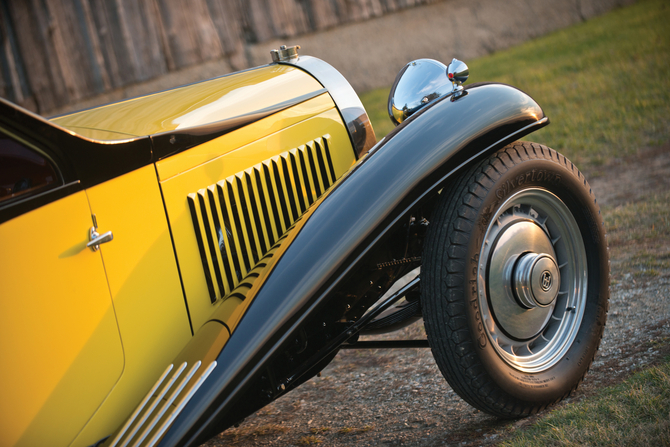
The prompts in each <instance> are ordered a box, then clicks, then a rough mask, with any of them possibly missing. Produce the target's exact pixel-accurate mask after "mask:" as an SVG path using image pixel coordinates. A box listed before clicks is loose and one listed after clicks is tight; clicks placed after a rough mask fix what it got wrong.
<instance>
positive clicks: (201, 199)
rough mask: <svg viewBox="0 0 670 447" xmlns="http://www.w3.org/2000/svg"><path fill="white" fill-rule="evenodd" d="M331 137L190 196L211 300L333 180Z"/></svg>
mask: <svg viewBox="0 0 670 447" xmlns="http://www.w3.org/2000/svg"><path fill="white" fill-rule="evenodd" d="M329 139H330V136H328V135H325V136H323V137H322V138H318V139H316V140H315V141H312V142H310V143H307V144H305V145H303V146H300V147H298V148H295V149H291V150H289V151H287V152H284V153H282V154H280V155H278V156H275V157H273V158H271V159H268V160H265V161H263V162H262V163H259V164H257V165H255V166H252V167H250V168H248V169H246V170H245V171H243V172H239V173H237V174H235V175H233V176H230V177H228V178H227V179H225V180H222V181H220V182H217V183H215V184H213V185H210V186H208V187H207V188H204V189H201V190H199V191H198V192H197V193H191V194H189V195H188V204H189V208H190V210H191V217H192V218H193V226H194V229H195V234H196V238H197V241H198V248H199V250H200V256H201V258H202V266H203V269H204V273H205V279H206V281H207V287H208V289H209V296H210V299H211V301H212V302H215V301H216V300H217V299H219V298H222V297H224V296H226V295H227V294H228V293H230V292H231V291H232V290H233V289H234V288H235V287H236V286H237V285H238V284H239V282H240V281H241V280H242V278H244V277H245V276H246V275H247V273H249V271H251V270H252V269H253V268H254V266H255V265H256V264H257V263H258V261H259V259H261V258H262V257H263V255H265V254H266V253H267V252H268V251H269V250H270V248H271V247H272V246H273V245H274V244H275V243H276V242H277V241H278V240H279V238H281V237H282V235H283V234H284V233H285V232H286V230H287V229H288V228H289V227H290V226H291V225H292V224H293V223H294V222H295V221H296V220H297V219H298V217H300V216H301V215H302V214H303V213H304V212H305V211H306V210H307V208H308V207H309V206H310V205H311V204H312V203H314V202H315V201H316V200H317V199H318V198H319V197H320V196H321V195H322V194H323V193H324V192H325V191H326V190H327V189H328V188H329V187H330V186H331V185H332V184H333V183H334V182H335V170H334V168H333V162H332V158H331V154H330V150H329Z"/></svg>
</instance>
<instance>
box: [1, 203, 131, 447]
mask: <svg viewBox="0 0 670 447" xmlns="http://www.w3.org/2000/svg"><path fill="white" fill-rule="evenodd" d="M91 225H92V220H91V214H90V210H89V204H88V201H87V198H86V194H85V192H83V191H82V192H79V193H76V194H73V195H71V196H68V197H65V198H63V199H61V200H58V201H56V202H54V203H51V204H49V205H46V206H44V207H42V208H39V209H37V210H35V211H32V212H30V213H27V214H24V215H22V216H19V217H17V218H15V219H12V220H10V221H8V222H5V223H4V224H2V225H0V247H2V256H0V297H1V298H2V299H1V301H0V358H2V368H0V396H2V397H0V443H1V444H2V445H17V446H21V445H25V446H35V445H67V444H69V443H70V442H71V441H72V440H73V439H74V437H75V436H76V435H77V433H78V432H79V431H80V430H81V428H82V427H83V426H84V424H85V423H86V422H87V421H88V419H89V417H90V415H91V414H92V413H93V412H94V411H95V410H96V408H97V407H98V406H99V405H100V404H101V403H102V401H103V399H104V398H105V396H106V395H107V394H108V392H109V391H110V389H111V388H112V386H113V385H114V383H115V382H116V381H117V379H118V378H119V376H120V374H121V371H122V369H123V352H122V348H121V342H120V339H119V332H118V327H117V324H116V318H115V315H114V308H113V306H112V300H111V299H110V292H109V288H108V285H107V281H106V279H105V272H104V266H103V262H102V259H101V256H100V252H96V253H94V252H93V251H91V250H90V249H89V248H86V243H87V242H88V229H89V228H90V227H91Z"/></svg>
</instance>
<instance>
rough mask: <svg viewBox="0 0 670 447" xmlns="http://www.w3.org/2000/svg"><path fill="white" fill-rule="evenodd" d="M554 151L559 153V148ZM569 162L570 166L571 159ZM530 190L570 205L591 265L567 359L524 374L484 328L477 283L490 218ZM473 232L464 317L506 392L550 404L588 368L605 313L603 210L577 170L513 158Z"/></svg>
mask: <svg viewBox="0 0 670 447" xmlns="http://www.w3.org/2000/svg"><path fill="white" fill-rule="evenodd" d="M551 153H552V154H553V155H554V156H557V153H556V152H554V151H551ZM503 154H504V152H503ZM564 160H565V159H564ZM566 163H567V164H569V165H570V167H572V165H571V164H570V162H569V161H567V160H566ZM573 169H574V168H573ZM575 172H577V174H575ZM529 188H542V189H545V190H547V191H549V192H551V193H553V194H555V195H556V196H557V197H559V198H560V199H561V200H562V201H563V202H564V203H565V204H566V205H567V206H568V208H569V210H570V212H571V213H572V214H573V216H574V218H575V220H576V221H577V224H578V226H579V228H580V231H581V233H582V238H583V240H584V245H585V249H586V254H587V266H588V276H587V278H588V279H587V298H586V306H585V309H584V315H583V318H582V321H581V324H580V328H579V331H578V333H577V335H576V337H575V339H574V341H573V343H572V345H571V346H570V347H569V349H568V351H567V352H566V354H565V355H564V357H563V358H562V359H561V360H560V361H559V362H558V363H556V364H555V365H553V366H552V367H550V368H548V369H546V370H545V371H543V372H540V373H525V372H522V371H519V370H517V369H515V368H513V367H511V366H510V365H509V364H508V363H506V362H505V361H504V360H503V359H502V358H501V357H500V356H499V355H498V353H497V352H496V349H495V348H494V347H493V346H492V345H491V340H490V339H489V336H488V335H487V333H486V330H485V329H484V326H483V321H482V315H481V309H480V304H479V293H478V281H477V275H478V265H479V254H480V250H481V247H482V243H483V239H484V237H485V235H486V231H487V228H488V226H489V223H490V222H491V219H493V218H495V217H496V215H497V214H498V213H499V212H500V211H501V210H500V206H501V205H502V204H503V203H504V202H505V201H506V200H507V199H508V198H509V197H511V196H512V195H514V194H516V193H518V192H521V191H523V190H525V189H529ZM471 236H472V237H471V238H470V243H469V245H468V249H467V257H466V262H465V275H464V279H465V282H464V284H465V291H464V292H465V293H464V296H465V301H466V303H467V306H466V309H467V310H466V313H467V315H466V318H467V320H468V324H469V327H470V332H471V335H472V339H473V340H474V345H475V350H476V352H477V355H478V357H479V358H480V360H481V362H482V364H483V366H484V369H485V370H486V372H487V373H488V375H489V376H490V377H491V378H492V379H493V381H494V382H495V383H496V384H497V385H498V386H499V387H500V388H502V390H503V391H505V392H507V393H509V394H511V395H512V396H515V397H517V398H520V399H523V400H525V401H527V402H538V403H544V404H548V403H551V402H553V401H556V400H559V399H561V398H562V397H563V396H565V395H566V394H567V393H569V392H570V391H571V390H572V389H574V387H575V386H576V385H577V384H578V383H579V381H580V380H581V378H582V377H583V376H584V374H585V373H586V370H587V369H588V367H589V366H590V364H591V361H592V359H593V357H594V355H595V352H596V350H597V348H598V345H599V341H600V338H601V336H602V330H603V326H604V324H605V319H606V312H607V299H608V297H607V293H608V292H607V289H608V287H609V267H608V265H607V263H608V261H607V251H606V250H607V249H606V247H607V244H606V241H605V233H604V228H603V222H602V219H601V216H600V212H599V209H598V207H597V205H596V204H595V199H594V198H593V196H592V194H591V193H590V190H589V188H588V183H586V182H585V180H584V178H583V177H582V176H581V174H579V173H578V171H576V169H574V171H573V170H571V169H568V168H567V167H566V166H564V165H562V164H561V163H559V162H558V161H557V160H554V159H528V160H521V161H515V164H514V165H513V166H512V167H511V168H509V169H508V170H507V171H506V172H504V173H502V174H501V175H500V177H499V178H498V179H497V180H495V181H494V184H493V186H492V187H491V188H490V189H489V190H488V192H487V193H486V195H485V198H484V200H483V202H482V204H481V206H480V207H479V208H478V210H477V216H476V220H475V227H474V228H473V230H472V233H471ZM603 264H605V265H603Z"/></svg>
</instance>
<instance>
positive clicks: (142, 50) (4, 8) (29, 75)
mask: <svg viewBox="0 0 670 447" xmlns="http://www.w3.org/2000/svg"><path fill="white" fill-rule="evenodd" d="M437 1H440V0H0V96H2V97H3V98H6V99H9V100H10V101H13V102H15V103H17V104H19V105H22V106H23V107H26V108H28V109H30V110H33V111H36V112H38V113H48V112H49V111H51V110H55V109H57V108H58V107H62V106H64V105H66V104H68V103H71V102H75V101H80V100H82V99H85V98H89V97H92V96H95V95H97V94H101V93H104V92H108V91H110V90H113V89H116V88H119V87H122V86H125V85H129V84H132V83H136V82H142V81H146V80H148V79H152V78H155V77H158V76H161V75H163V74H165V73H168V72H170V71H174V70H178V69H181V68H185V67H189V66H193V65H197V64H200V63H203V62H206V61H211V60H217V59H226V60H228V61H229V63H230V64H231V66H232V67H233V68H235V69H242V68H246V58H245V56H244V48H245V45H250V44H255V43H259V42H264V41H267V40H270V39H276V38H288V37H293V36H297V35H300V34H303V33H310V32H315V31H320V30H324V29H327V28H331V27H335V26H338V25H342V24H345V23H349V22H354V21H360V20H365V19H369V18H373V17H378V16H381V15H384V14H387V13H390V12H394V11H397V10H400V9H405V8H409V7H412V6H416V5H420V4H427V3H435V2H437Z"/></svg>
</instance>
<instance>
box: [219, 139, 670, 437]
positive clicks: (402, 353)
mask: <svg viewBox="0 0 670 447" xmlns="http://www.w3.org/2000/svg"><path fill="white" fill-rule="evenodd" d="M602 172H603V171H601V173H600V175H598V174H597V173H595V174H594V177H595V178H592V180H591V182H590V183H591V185H592V187H593V189H594V191H595V192H596V195H597V196H598V197H600V203H601V206H603V207H607V206H610V207H615V206H617V205H621V204H624V203H627V202H630V201H633V200H637V199H639V198H641V197H643V196H644V195H646V194H648V193H651V192H654V191H659V190H666V189H667V188H668V187H670V175H668V174H670V145H668V144H666V145H665V146H663V147H660V148H657V149H656V150H653V151H646V152H645V153H644V155H643V156H640V157H638V158H636V159H635V160H628V162H627V163H621V164H619V165H618V166H611V167H608V168H607V170H606V171H605V172H606V174H602ZM587 178H588V174H587ZM640 250H653V251H654V252H655V253H657V254H659V255H661V256H668V255H669V254H670V240H660V241H654V244H653V246H644V243H642V244H640V243H638V244H637V245H627V246H623V247H621V246H619V247H612V250H611V261H612V287H611V300H610V311H609V318H608V322H607V326H606V328H605V333H604V337H603V341H602V344H601V348H600V351H599V355H598V356H597V357H596V360H595V361H594V363H593V365H592V368H591V371H590V373H589V374H588V375H587V377H586V380H585V381H584V382H583V383H582V385H580V387H579V389H578V390H577V391H576V392H575V393H573V395H572V396H571V397H569V398H568V399H566V400H565V401H563V402H562V403H561V404H560V405H569V404H570V403H571V402H574V401H577V400H580V399H582V398H584V397H585V396H588V395H590V394H592V393H593V392H594V391H595V390H597V389H598V388H600V387H602V386H607V385H611V384H614V383H618V382H620V381H621V380H623V379H624V378H626V377H627V376H629V375H630V374H631V373H632V372H633V371H635V370H638V369H640V368H644V367H648V366H649V365H652V364H654V363H655V362H657V361H659V360H660V359H661V358H662V357H664V356H666V355H668V354H670V346H669V344H670V343H668V341H669V340H670V270H662V271H660V272H659V274H658V275H657V276H655V277H651V278H649V277H647V279H646V280H641V279H639V278H637V277H635V276H633V275H632V273H631V272H627V271H624V270H623V269H622V268H621V265H622V264H623V263H624V261H625V260H626V259H628V258H630V257H631V256H634V254H635V253H637V252H639V251H640ZM389 335H390V337H389V336H386V338H401V337H402V338H425V332H424V329H423V323H422V322H417V323H415V324H414V325H412V326H410V327H408V328H405V329H404V330H403V331H402V333H396V334H389ZM542 414H543V413H541V414H539V415H536V416H533V417H531V418H527V419H523V420H519V421H506V420H499V419H496V418H494V417H491V416H488V415H486V414H484V413H482V412H480V411H478V410H476V409H474V408H472V407H470V406H469V405H468V404H466V403H465V402H463V401H462V400H461V399H460V398H459V397H458V396H457V395H456V394H455V393H454V392H453V391H452V390H451V388H450V387H449V385H448V384H447V383H446V381H445V380H444V379H443V378H442V376H441V374H440V372H439V371H438V368H437V366H436V364H435V362H434V361H433V358H432V355H431V353H430V350H428V349H406V350H371V351H351V350H349V351H342V352H340V353H339V354H338V355H337V357H336V358H335V359H334V360H333V362H332V363H331V364H330V365H329V366H328V367H326V368H325V370H324V371H323V372H322V374H321V376H320V377H315V378H313V379H311V380H310V381H308V382H307V383H305V384H304V385H302V386H301V387H299V388H298V389H296V390H294V391H292V392H291V393H289V394H287V395H286V396H284V397H282V398H281V399H278V400H277V401H275V402H273V403H272V404H270V405H268V406H266V407H265V408H263V409H261V410H260V411H258V412H257V413H256V414H254V415H252V416H250V417H249V418H247V419H246V420H245V421H244V422H243V423H242V424H241V425H240V426H239V427H236V428H231V429H229V430H227V431H225V432H224V433H222V434H221V435H219V436H218V437H217V438H215V439H213V440H211V441H209V442H208V443H207V444H206V445H207V446H223V445H236V446H285V445H317V444H318V445H322V446H323V445H335V446H367V445H403V446H437V445H447V446H478V445H491V444H495V443H497V442H499V441H500V440H501V439H504V438H505V437H507V436H509V434H510V433H512V432H513V431H514V430H515V429H516V428H519V427H523V426H526V425H529V424H531V423H532V422H533V421H535V420H536V419H537V418H538V417H542Z"/></svg>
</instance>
